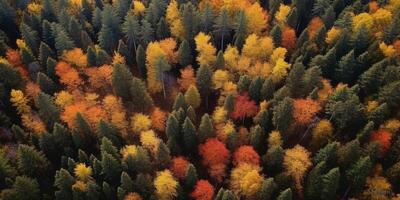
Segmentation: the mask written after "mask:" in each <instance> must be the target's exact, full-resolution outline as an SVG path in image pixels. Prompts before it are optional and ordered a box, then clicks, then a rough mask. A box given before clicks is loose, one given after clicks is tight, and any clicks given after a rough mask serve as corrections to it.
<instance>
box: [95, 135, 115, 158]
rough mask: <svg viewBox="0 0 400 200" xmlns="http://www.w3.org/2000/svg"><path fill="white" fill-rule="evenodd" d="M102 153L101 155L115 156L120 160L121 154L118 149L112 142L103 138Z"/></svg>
mask: <svg viewBox="0 0 400 200" xmlns="http://www.w3.org/2000/svg"><path fill="white" fill-rule="evenodd" d="M100 153H101V154H105V153H107V154H109V155H111V156H113V157H114V158H116V159H118V158H119V152H118V149H117V148H116V147H115V146H114V145H113V143H112V142H111V140H109V139H107V138H105V137H103V138H102V139H101V145H100Z"/></svg>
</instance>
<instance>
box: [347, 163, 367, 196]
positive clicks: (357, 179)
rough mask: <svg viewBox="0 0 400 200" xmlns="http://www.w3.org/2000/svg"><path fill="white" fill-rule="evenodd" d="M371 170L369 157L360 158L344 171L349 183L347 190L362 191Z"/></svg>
mask: <svg viewBox="0 0 400 200" xmlns="http://www.w3.org/2000/svg"><path fill="white" fill-rule="evenodd" d="M371 169H372V163H371V159H370V158H369V156H367V157H362V158H360V159H359V160H358V161H357V162H356V163H354V164H353V165H352V166H350V168H348V169H347V171H346V178H347V181H348V183H349V187H348V189H349V188H351V189H353V191H357V190H359V189H362V186H363V185H364V184H365V182H366V179H367V177H368V175H369V173H370V171H371Z"/></svg>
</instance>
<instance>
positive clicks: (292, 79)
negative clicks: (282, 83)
mask: <svg viewBox="0 0 400 200" xmlns="http://www.w3.org/2000/svg"><path fill="white" fill-rule="evenodd" d="M304 73H305V69H304V65H303V64H302V63H299V62H297V63H295V64H294V65H293V67H292V69H291V70H290V72H289V75H288V76H287V78H286V85H287V86H288V87H289V89H290V92H291V94H292V95H293V97H300V95H302V94H303V91H302V88H304V85H305V83H304V81H303V76H304Z"/></svg>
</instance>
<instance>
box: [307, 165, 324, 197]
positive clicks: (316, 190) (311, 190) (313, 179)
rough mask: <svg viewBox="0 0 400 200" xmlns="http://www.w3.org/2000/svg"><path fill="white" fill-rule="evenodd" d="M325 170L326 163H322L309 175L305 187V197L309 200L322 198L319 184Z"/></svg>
mask: <svg viewBox="0 0 400 200" xmlns="http://www.w3.org/2000/svg"><path fill="white" fill-rule="evenodd" d="M325 170H326V163H325V162H324V161H322V162H320V163H318V164H317V165H316V166H315V167H314V168H313V169H312V170H311V171H310V173H309V174H308V177H307V181H306V186H305V197H306V198H307V199H318V198H319V197H320V196H321V185H320V184H319V183H320V182H321V181H322V175H323V174H324V172H325Z"/></svg>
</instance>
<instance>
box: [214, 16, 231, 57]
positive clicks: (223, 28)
mask: <svg viewBox="0 0 400 200" xmlns="http://www.w3.org/2000/svg"><path fill="white" fill-rule="evenodd" d="M231 29H232V25H231V22H230V21H229V16H228V11H227V10H226V9H222V10H221V12H220V13H219V15H218V17H217V18H216V19H215V24H214V32H215V33H216V34H217V35H219V36H220V37H221V43H220V44H221V47H220V50H223V49H224V37H225V36H227V37H229V32H230V31H231Z"/></svg>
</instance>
